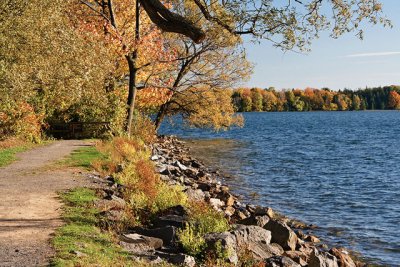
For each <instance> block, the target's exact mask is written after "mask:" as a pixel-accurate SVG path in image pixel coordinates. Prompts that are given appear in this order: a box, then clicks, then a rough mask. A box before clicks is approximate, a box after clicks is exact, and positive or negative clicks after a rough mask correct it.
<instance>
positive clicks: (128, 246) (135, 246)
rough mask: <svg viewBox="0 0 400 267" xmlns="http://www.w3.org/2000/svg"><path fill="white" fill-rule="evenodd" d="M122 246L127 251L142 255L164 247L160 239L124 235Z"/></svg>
mask: <svg viewBox="0 0 400 267" xmlns="http://www.w3.org/2000/svg"><path fill="white" fill-rule="evenodd" d="M120 245H121V246H122V247H123V248H124V249H125V250H127V251H129V252H131V253H133V254H136V255H140V254H147V253H148V252H153V251H154V250H155V249H159V248H161V247H162V245H163V241H162V240H161V239H159V238H154V237H149V236H143V235H139V234H124V235H122V236H121V237H120Z"/></svg>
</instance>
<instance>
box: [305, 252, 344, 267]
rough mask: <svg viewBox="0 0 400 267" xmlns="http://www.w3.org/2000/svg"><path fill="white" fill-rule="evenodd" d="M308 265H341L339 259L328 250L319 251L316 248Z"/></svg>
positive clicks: (323, 266) (312, 266) (331, 266)
mask: <svg viewBox="0 0 400 267" xmlns="http://www.w3.org/2000/svg"><path fill="white" fill-rule="evenodd" d="M308 267H339V265H338V262H337V259H336V257H335V256H333V255H332V254H329V253H327V252H319V251H318V250H317V249H316V248H314V250H313V252H312V253H311V255H310V260H309V262H308Z"/></svg>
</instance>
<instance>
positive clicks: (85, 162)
mask: <svg viewBox="0 0 400 267" xmlns="http://www.w3.org/2000/svg"><path fill="white" fill-rule="evenodd" d="M104 157H105V156H104V155H103V154H101V153H100V152H99V151H97V149H96V148H95V147H94V146H88V147H82V148H79V149H77V150H75V151H73V152H72V153H71V155H70V156H69V157H68V158H67V159H65V160H63V161H61V163H62V164H65V165H68V166H71V167H83V168H86V169H89V168H90V167H91V163H92V162H93V161H94V160H97V159H102V158H104Z"/></svg>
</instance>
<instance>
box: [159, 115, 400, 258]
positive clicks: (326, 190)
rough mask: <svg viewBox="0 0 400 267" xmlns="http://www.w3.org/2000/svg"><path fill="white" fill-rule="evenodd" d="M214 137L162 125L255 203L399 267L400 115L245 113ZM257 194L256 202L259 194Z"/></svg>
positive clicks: (334, 241) (332, 241)
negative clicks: (236, 124) (242, 119)
mask: <svg viewBox="0 0 400 267" xmlns="http://www.w3.org/2000/svg"><path fill="white" fill-rule="evenodd" d="M243 115H244V117H245V126H244V127H243V128H236V129H233V130H231V131H227V132H220V133H214V132H210V131H205V130H198V129H187V128H184V127H182V125H181V124H180V123H179V122H178V123H177V124H175V125H174V126H171V125H169V124H168V123H165V124H163V125H162V127H161V129H160V133H162V134H174V135H177V136H178V137H181V138H187V139H195V140H196V141H194V142H193V141H192V142H188V144H191V145H193V146H194V147H195V148H196V152H195V154H196V155H198V156H199V157H200V158H202V159H203V160H204V161H206V162H207V163H209V164H212V165H214V166H216V167H220V168H222V169H223V170H224V171H226V172H228V173H230V174H232V175H233V176H234V178H232V179H227V180H226V183H227V184H229V185H231V187H232V188H233V190H234V191H235V192H237V193H239V194H242V195H244V196H245V197H247V198H249V199H250V198H251V197H253V198H254V196H255V195H256V194H257V195H258V197H257V198H255V199H253V201H252V202H257V204H261V205H267V206H271V207H273V208H274V209H276V210H278V211H280V212H282V213H283V214H285V215H288V216H290V217H293V218H297V219H300V220H303V221H304V222H306V223H312V224H316V225H318V226H319V228H318V229H316V230H314V233H315V234H317V235H319V236H320V237H322V239H323V240H324V241H325V242H327V243H329V244H330V245H334V246H344V247H347V248H349V249H351V250H353V251H357V252H359V253H360V254H361V255H362V257H363V258H365V259H367V260H369V261H371V262H373V263H376V264H381V265H385V266H400V168H399V163H400V141H399V140H400V112H395V111H376V112H305V113H295V112H293V113H245V114H243ZM254 192H255V193H256V194H255V193H254Z"/></svg>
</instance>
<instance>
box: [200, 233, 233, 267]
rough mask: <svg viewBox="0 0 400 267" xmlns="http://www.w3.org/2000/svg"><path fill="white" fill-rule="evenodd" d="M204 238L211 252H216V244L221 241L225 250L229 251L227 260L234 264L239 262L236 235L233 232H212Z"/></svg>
mask: <svg viewBox="0 0 400 267" xmlns="http://www.w3.org/2000/svg"><path fill="white" fill-rule="evenodd" d="M204 240H205V241H206V244H207V250H208V252H209V253H215V251H216V248H217V247H216V244H217V243H219V244H220V246H221V248H222V249H223V250H224V252H227V254H228V257H227V259H226V261H227V262H228V263H232V264H234V265H236V264H237V262H238V256H237V252H236V249H237V246H236V237H235V236H234V235H233V234H231V233H229V232H223V233H210V234H206V235H205V236H204Z"/></svg>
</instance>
